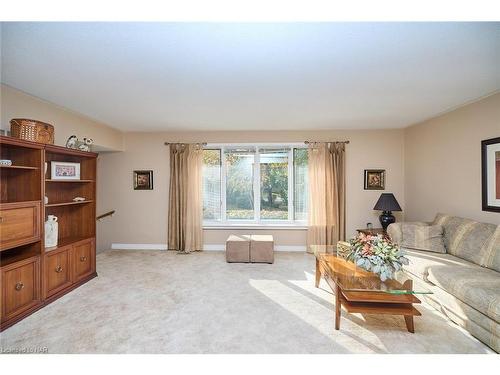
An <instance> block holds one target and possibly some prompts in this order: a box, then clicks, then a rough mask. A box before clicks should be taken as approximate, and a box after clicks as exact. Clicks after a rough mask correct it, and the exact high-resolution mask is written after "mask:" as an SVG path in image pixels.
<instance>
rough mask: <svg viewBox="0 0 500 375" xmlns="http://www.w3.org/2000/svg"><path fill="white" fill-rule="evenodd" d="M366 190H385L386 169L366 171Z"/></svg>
mask: <svg viewBox="0 0 500 375" xmlns="http://www.w3.org/2000/svg"><path fill="white" fill-rule="evenodd" d="M365 190H385V169H365Z"/></svg>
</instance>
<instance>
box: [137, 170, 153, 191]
mask: <svg viewBox="0 0 500 375" xmlns="http://www.w3.org/2000/svg"><path fill="white" fill-rule="evenodd" d="M134 190H153V171H150V170H148V171H134Z"/></svg>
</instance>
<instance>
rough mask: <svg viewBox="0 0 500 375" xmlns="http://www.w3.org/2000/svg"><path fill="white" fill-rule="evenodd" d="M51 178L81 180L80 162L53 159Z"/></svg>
mask: <svg viewBox="0 0 500 375" xmlns="http://www.w3.org/2000/svg"><path fill="white" fill-rule="evenodd" d="M50 178H51V179H52V180H79V179H80V163H68V162H64V161H52V162H50Z"/></svg>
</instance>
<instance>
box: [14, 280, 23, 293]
mask: <svg viewBox="0 0 500 375" xmlns="http://www.w3.org/2000/svg"><path fill="white" fill-rule="evenodd" d="M15 288H16V290H17V291H18V292H19V291H20V290H21V289H23V288H24V284H23V283H22V282H21V281H19V282H18V283H17V284H16V286H15Z"/></svg>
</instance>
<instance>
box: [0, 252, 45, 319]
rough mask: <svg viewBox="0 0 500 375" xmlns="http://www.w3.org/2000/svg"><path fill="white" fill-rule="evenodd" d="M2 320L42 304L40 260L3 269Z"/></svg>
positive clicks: (36, 259)
mask: <svg viewBox="0 0 500 375" xmlns="http://www.w3.org/2000/svg"><path fill="white" fill-rule="evenodd" d="M2 288H3V290H2V320H7V319H10V318H12V317H14V316H16V315H18V314H20V313H22V312H23V311H26V310H28V309H30V308H31V307H33V306H35V305H37V304H38V303H39V302H40V258H39V257H36V258H30V259H26V260H24V261H21V262H18V263H15V264H13V265H9V266H8V267H5V268H4V269H2Z"/></svg>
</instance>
